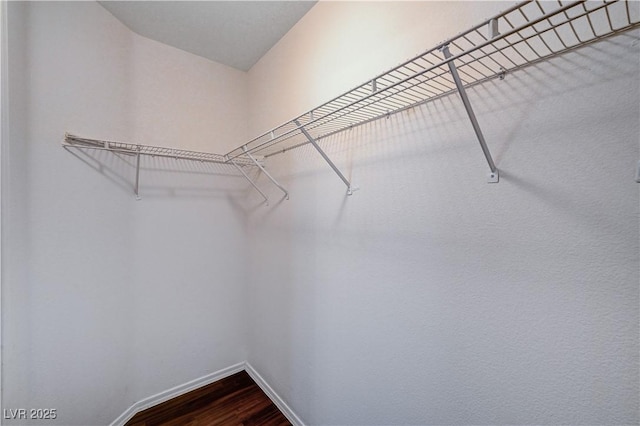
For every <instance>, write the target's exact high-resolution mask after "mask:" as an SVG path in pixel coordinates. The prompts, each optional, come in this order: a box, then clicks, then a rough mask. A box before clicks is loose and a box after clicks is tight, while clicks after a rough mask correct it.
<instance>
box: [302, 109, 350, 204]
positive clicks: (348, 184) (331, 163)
mask: <svg viewBox="0 0 640 426" xmlns="http://www.w3.org/2000/svg"><path fill="white" fill-rule="evenodd" d="M293 122H294V123H295V125H296V126H298V127H299V128H300V131H301V132H302V134H303V135H304V136H305V137H306V138H307V139H308V140H309V142H310V143H311V145H313V147H314V148H315V149H316V151H318V153H319V154H320V155H321V156H322V158H324V161H326V162H327V163H328V164H329V166H331V168H332V169H333V171H334V172H336V174H337V175H338V177H339V178H340V179H341V180H342V181H343V182H344V184H345V185H347V195H353V191H357V190H358V189H359V188H358V187H354V186H352V185H351V182H349V180H348V179H347V178H346V177H344V175H343V174H342V172H341V171H340V169H338V167H336V165H335V164H333V161H331V159H330V158H329V157H328V156H327V154H325V152H324V151H323V150H322V148H320V146H319V145H318V143H317V142H316V140H315V139H314V138H313V137H311V135H310V134H309V132H307V129H305V128H304V127H303V126H302V125H301V124H300V121H299V120H297V119H296V120H293Z"/></svg>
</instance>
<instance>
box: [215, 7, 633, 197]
mask: <svg viewBox="0 0 640 426" xmlns="http://www.w3.org/2000/svg"><path fill="white" fill-rule="evenodd" d="M634 3H635V2H634ZM638 9H639V8H638V4H637V3H636V4H633V3H631V4H630V3H629V2H626V1H620V0H616V1H589V2H586V1H572V2H566V1H564V2H563V1H560V0H557V2H551V1H539V0H533V1H525V2H522V3H519V4H517V5H515V6H514V7H511V8H509V9H508V10H505V11H504V12H501V13H500V14H498V15H496V16H494V17H492V18H490V19H488V20H486V21H484V22H482V23H481V24H479V25H476V26H474V27H473V28H471V29H469V30H468V31H465V32H463V33H460V34H458V35H457V36H455V37H453V38H450V39H448V40H446V41H443V42H441V43H439V44H438V45H436V46H435V47H433V48H432V49H429V50H427V51H426V52H424V53H422V54H420V55H418V56H416V57H414V58H413V59H410V60H408V61H406V62H404V63H402V64H400V65H398V66H396V67H395V68H392V69H390V70H389V71H387V72H384V73H382V74H380V75H378V76H376V77H374V78H372V79H371V80H368V81H367V82H365V83H363V84H361V85H359V86H357V87H356V88H354V89H352V90H349V91H348V92H346V93H344V94H342V95H340V96H338V97H336V98H333V99H332V100H330V101H328V102H326V103H324V104H322V105H320V106H318V107H316V108H314V109H312V110H310V111H308V112H306V113H304V114H302V115H300V116H298V117H296V118H294V119H292V120H289V121H287V122H286V123H284V124H282V125H280V126H278V127H275V128H273V129H271V130H270V131H268V132H265V133H263V134H261V135H260V136H258V137H256V138H255V139H252V140H250V141H248V142H247V143H245V144H244V145H242V146H240V147H238V148H236V149H234V150H232V151H231V152H229V153H227V154H226V158H227V159H228V160H237V159H241V158H245V159H246V158H247V155H250V154H259V155H262V156H264V157H265V158H268V157H270V156H273V155H277V154H281V153H284V152H286V151H289V150H291V149H294V148H297V147H300V146H302V145H306V144H308V143H311V144H312V145H313V146H314V148H316V150H318V152H319V153H320V155H322V157H323V158H324V159H325V160H326V161H327V162H328V163H329V165H330V166H331V167H332V168H333V170H334V171H335V172H336V173H337V174H338V176H339V177H340V179H341V180H342V181H343V182H344V183H345V185H346V186H347V194H349V195H350V194H351V193H352V191H353V189H355V188H353V187H352V186H351V183H350V182H349V181H348V180H347V179H346V178H345V176H344V175H343V174H342V173H341V172H340V170H339V169H338V168H337V167H336V166H335V164H334V163H333V162H332V161H331V160H330V159H329V158H328V156H327V155H326V154H325V153H324V152H323V151H322V149H321V148H320V147H319V146H318V144H317V141H318V140H319V139H322V138H326V137H328V136H331V135H334V134H336V133H338V132H341V131H344V130H348V129H351V128H353V127H354V126H358V125H361V124H364V123H368V122H371V121H374V120H378V119H381V118H384V117H389V115H391V114H395V113H398V112H401V111H405V110H407V109H410V108H413V107H416V106H418V105H420V104H423V103H426V102H429V101H433V100H435V99H438V98H440V97H443V96H447V95H449V94H451V93H454V92H456V91H457V92H458V93H459V95H460V97H461V98H462V102H463V104H464V106H465V109H466V111H467V114H468V116H469V119H470V121H471V124H472V126H473V129H474V131H475V133H476V136H477V138H478V141H479V143H480V145H481V148H482V151H483V153H484V156H485V158H486V160H487V163H488V165H489V169H490V173H489V177H488V182H490V183H494V182H498V178H499V175H498V170H497V168H496V166H495V164H494V162H493V159H492V157H491V153H490V152H489V148H488V146H487V143H486V141H485V139H484V136H483V134H482V131H481V129H480V125H479V123H478V121H477V119H476V117H475V115H474V113H473V109H472V107H471V103H470V101H469V98H468V96H467V95H466V92H465V87H470V86H473V85H476V84H479V83H482V82H485V81H487V80H490V79H494V78H499V79H504V77H505V74H506V73H508V72H512V71H514V70H517V69H520V68H523V67H526V66H528V65H532V64H535V63H537V62H539V61H542V60H546V59H548V58H551V57H553V56H556V55H559V54H561V53H565V52H567V51H570V50H573V49H576V48H578V47H581V46H584V45H587V44H589V43H593V42H595V41H598V40H601V39H603V38H605V37H609V36H612V35H615V34H618V33H621V32H624V31H627V30H630V29H632V28H635V27H638V25H639V21H640V12H639V11H638Z"/></svg>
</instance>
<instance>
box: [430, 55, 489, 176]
mask: <svg viewBox="0 0 640 426" xmlns="http://www.w3.org/2000/svg"><path fill="white" fill-rule="evenodd" d="M440 50H441V52H442V53H443V54H444V57H445V59H449V58H450V57H451V56H453V55H451V52H450V51H449V45H444V46H442V47H441V48H440ZM447 65H448V66H449V72H451V76H452V77H453V81H454V82H455V84H456V88H457V89H458V94H460V98H461V99H462V103H463V104H464V109H465V110H467V115H468V116H469V120H471V125H472V126H473V130H474V131H475V133H476V136H477V137H478V142H480V147H481V148H482V152H483V153H484V157H485V158H486V159H487V163H488V164H489V169H491V173H489V177H488V178H487V182H488V183H497V182H498V180H499V178H500V175H499V172H498V169H497V167H496V165H495V163H494V162H493V158H492V157H491V152H490V151H489V147H487V142H486V141H485V139H484V135H483V134H482V130H481V129H480V124H478V120H477V119H476V115H475V114H474V112H473V108H472V107H471V102H469V97H468V96H467V92H466V90H465V88H464V85H463V84H462V80H460V75H458V69H457V68H456V65H455V64H454V63H453V61H449V62H447Z"/></svg>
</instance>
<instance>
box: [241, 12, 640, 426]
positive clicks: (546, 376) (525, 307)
mask: <svg viewBox="0 0 640 426" xmlns="http://www.w3.org/2000/svg"><path fill="white" fill-rule="evenodd" d="M475 5H476V3H474V6H470V5H469V4H463V5H461V6H460V7H465V8H468V9H473V8H474V7H475ZM359 6H360V7H361V9H360V10H361V11H362V13H360V14H357V13H355V12H354V10H353V9H357V8H358V7H359ZM445 6H446V7H445ZM489 6H490V5H487V4H481V5H479V6H478V7H479V8H485V10H486V8H488V7H489ZM494 6H496V5H494ZM505 6H506V5H504V4H500V5H497V6H496V7H498V8H504V7H505ZM376 7H377V8H383V7H384V8H386V12H387V13H386V14H385V17H386V19H387V20H389V21H394V18H397V19H401V18H402V19H405V18H406V9H404V8H407V7H410V6H408V5H406V4H404V5H400V6H398V8H399V9H396V7H395V6H394V4H391V3H389V4H382V5H378V6H376ZM376 7H374V8H373V9H376ZM414 7H415V11H416V14H422V15H421V16H422V17H423V18H425V19H426V15H431V16H439V17H441V21H440V24H441V25H445V24H446V23H447V22H449V21H447V19H449V18H450V17H451V16H454V15H455V14H450V15H447V13H445V12H446V10H439V9H438V8H440V7H445V9H446V8H449V9H447V10H450V8H455V7H456V6H455V5H451V4H449V5H442V4H437V3H436V4H432V3H429V4H424V3H422V4H420V5H419V6H418V5H415V6H414ZM420 8H422V9H420ZM366 10H368V9H367V8H366V7H365V5H355V4H341V3H334V4H331V5H326V4H325V5H323V4H322V3H320V4H319V5H318V6H316V7H315V8H314V9H312V10H311V12H310V13H309V14H307V15H306V16H305V18H303V21H301V23H300V25H299V26H298V27H296V28H294V30H293V31H294V32H295V31H298V32H299V33H298V36H299V37H302V38H306V39H307V40H316V43H317V46H316V47H317V48H316V49H308V53H307V51H305V50H304V48H303V46H300V45H298V44H297V43H296V41H295V40H290V39H287V38H286V37H285V39H283V40H282V41H281V43H280V44H279V45H278V46H276V47H275V48H274V49H272V51H271V52H270V53H269V55H275V57H288V58H295V59H292V60H291V62H290V63H289V64H290V68H288V70H287V74H288V75H297V76H298V77H299V80H296V79H291V80H285V79H279V78H278V75H277V74H276V73H274V72H273V71H274V70H275V69H276V67H275V65H273V66H271V60H272V58H270V57H269V56H267V57H266V58H264V60H263V61H264V62H261V63H259V64H258V65H257V68H255V69H254V70H252V72H251V73H253V75H251V76H250V78H252V79H253V80H254V81H272V85H273V86H275V87H279V85H280V84H283V85H284V84H286V85H288V87H287V90H289V95H283V98H285V100H283V103H282V105H280V104H278V102H276V101H274V99H278V98H277V97H271V96H267V97H266V98H261V97H260V91H258V92H256V93H257V95H256V98H255V99H253V100H252V102H253V108H255V111H258V112H259V114H260V115H261V118H259V119H258V120H257V121H262V122H263V123H264V124H265V126H264V127H266V128H268V127H269V125H274V124H277V123H278V121H279V120H281V119H282V117H280V116H279V115H280V114H281V115H284V114H291V115H293V114H296V113H300V112H302V111H303V108H301V109H299V110H297V111H289V109H290V108H291V103H290V102H289V101H288V100H287V97H293V96H294V94H298V93H305V94H308V93H309V91H307V90H306V89H307V88H312V92H313V93H316V94H318V93H323V95H322V96H324V98H325V99H326V98H329V97H331V96H332V95H334V94H337V90H338V89H340V90H342V89H344V88H345V87H342V85H341V84H339V82H338V81H334V80H332V79H331V78H329V77H326V75H328V74H329V66H327V67H323V64H324V62H317V63H316V65H317V67H316V68H315V72H307V71H308V70H306V69H305V68H304V67H305V64H307V65H306V66H309V65H308V62H307V61H306V60H307V59H308V60H309V61H313V58H314V55H318V56H319V54H318V51H319V50H320V51H322V52H323V53H322V54H323V55H326V56H325V57H326V58H332V52H333V50H332V48H334V49H335V51H336V52H337V53H336V54H338V55H339V54H340V52H343V51H345V50H349V46H351V45H357V44H358V43H363V44H364V43H366V42H370V46H376V48H377V47H378V44H377V43H378V42H379V41H380V40H379V38H384V36H383V35H379V36H377V35H376V34H375V33H374V31H372V32H371V33H367V32H366V31H365V29H366V28H368V25H367V19H369V18H370V16H369V15H367V13H366ZM430 12H431V13H430ZM468 13H470V12H468ZM345 14H346V15H353V14H356V15H359V16H360V20H359V21H358V24H357V26H358V28H360V29H362V30H363V32H364V34H359V33H358V32H357V31H353V29H352V28H349V27H348V26H345V27H341V26H340V25H339V23H340V22H342V21H343V18H344V16H345ZM489 14H490V13H486V14H485V15H484V16H488V15H489ZM465 16H466V15H465V14H464V13H461V14H460V21H463V22H462V24H461V25H463V26H470V24H472V22H467V23H465V22H464V21H465ZM372 19H373V18H372ZM419 21H420V19H419V18H416V22H419ZM442 21H444V22H442ZM323 22H337V23H338V24H337V26H336V27H334V31H333V32H332V35H331V37H330V39H329V40H327V38H321V37H320V34H324V31H325V30H326V27H325V26H324V25H322V23H323ZM401 22H403V21H401ZM425 22H426V21H425ZM426 27H427V30H425V26H419V28H418V27H417V26H416V27H412V26H411V25H407V26H405V27H403V28H400V26H397V27H396V28H397V30H398V32H399V33H393V35H391V37H395V38H400V39H401V38H402V37H403V36H406V35H407V34H409V33H412V32H413V33H415V34H421V33H422V32H424V31H428V26H426ZM340 31H342V32H340ZM454 32H455V31H454V30H450V31H447V32H446V33H442V32H440V33H439V34H437V35H435V36H437V37H439V38H438V40H441V39H442V38H444V37H445V36H447V35H450V34H453V33H454ZM301 34H304V35H301ZM383 34H384V33H383ZM401 34H402V35H401ZM435 36H434V37H435ZM638 36H639V34H638V32H636V33H633V34H627V35H623V36H620V37H617V38H615V39H612V40H609V41H606V42H603V43H600V44H596V45H593V46H592V47H587V48H584V49H581V50H579V51H576V52H574V53H571V54H568V55H566V56H563V57H560V58H556V59H553V60H551V61H548V62H545V63H543V64H540V65H537V66H534V67H530V68H528V69H526V70H523V71H520V72H515V73H513V74H510V75H508V76H507V78H506V79H505V80H504V81H499V80H495V81H492V82H489V83H487V84H484V85H482V86H478V87H476V88H474V89H472V90H469V97H470V98H471V102H472V103H473V105H474V107H475V109H476V113H477V115H478V119H479V121H480V123H481V125H482V127H483V129H484V132H485V136H486V138H487V140H488V142H489V145H490V148H491V150H492V152H493V154H494V157H495V160H496V163H497V165H498V167H499V169H500V170H501V182H500V183H499V184H496V185H489V184H486V183H485V175H486V173H487V172H488V168H487V165H486V163H485V161H484V158H483V156H482V152H481V150H480V148H479V146H478V143H477V141H476V139H475V136H474V134H473V131H472V129H471V125H470V123H469V121H468V119H467V118H466V115H465V112H464V109H463V108H462V105H461V102H460V100H459V99H458V97H456V96H451V97H447V98H443V99H441V100H439V101H437V102H434V103H432V104H430V105H426V106H423V107H420V108H415V109H413V110H411V111H408V112H406V113H403V114H400V115H397V116H394V117H391V118H390V119H388V120H382V121H378V122H375V123H372V124H370V125H367V126H362V127H359V128H355V129H353V130H351V131H349V132H344V133H342V134H339V135H336V136H335V137H332V138H330V139H327V140H324V141H322V142H321V145H322V146H323V147H324V148H325V149H326V151H327V153H328V154H329V155H330V156H331V157H332V158H333V159H334V160H335V161H336V163H337V164H338V166H339V167H341V168H342V170H343V171H344V172H345V174H346V175H347V176H348V177H349V178H351V179H352V181H353V182H354V183H355V184H356V185H359V186H360V187H361V188H362V189H361V190H360V191H358V192H356V193H355V195H353V196H351V197H347V196H345V188H344V185H343V184H342V182H341V181H340V180H339V179H338V177H337V176H336V175H335V174H334V173H333V172H332V171H331V169H330V168H329V167H328V165H327V164H325V163H323V161H322V159H321V158H320V157H319V155H318V154H317V153H316V152H314V150H313V148H311V147H310V146H306V147H303V148H300V149H298V150H296V151H293V152H290V153H287V154H285V155H282V156H277V157H271V158H269V160H268V166H269V169H270V170H271V171H272V172H273V174H274V175H275V176H276V178H278V179H280V181H281V183H282V184H283V185H284V186H285V187H287V188H288V189H289V190H290V193H291V199H290V200H289V201H283V202H282V203H280V204H279V205H276V206H273V207H271V208H265V209H261V210H258V211H257V212H256V213H255V214H254V215H253V216H252V217H251V221H250V222H251V226H250V241H251V249H252V256H251V259H252V262H251V265H252V266H253V268H252V273H251V278H250V309H249V311H250V312H251V313H252V323H251V324H250V330H251V331H250V333H251V334H250V339H249V342H250V348H249V355H250V356H249V360H250V362H251V363H252V365H253V366H255V368H257V369H258V371H260V372H261V374H262V375H263V376H264V377H265V379H266V380H267V381H268V382H269V383H270V384H271V385H272V386H273V387H274V389H276V391H277V392H279V393H280V394H281V395H282V396H283V397H284V399H285V400H286V401H288V403H290V405H291V406H292V407H294V409H295V410H296V411H297V413H298V414H299V415H300V416H301V418H302V419H303V420H304V421H305V422H307V423H308V424H361V425H373V424H380V425H382V424H637V423H638V421H639V418H638V301H639V300H638V292H639V288H638V287H639V276H638V264H639V258H638V257H639V248H638V241H639V235H638V213H639V212H638V210H639V197H638V184H637V183H635V182H634V180H633V176H634V168H635V164H636V162H637V159H638V147H639V137H638V135H639V134H640V128H639V121H640V120H639V116H640V107H639V104H638V99H640V93H639V90H638V86H639V81H640V79H639V77H640V64H639V63H638V58H639V53H638V46H639V45H638ZM287 37H288V36H287ZM360 37H362V38H360ZM376 37H379V38H376ZM354 39H355V40H354ZM423 39H426V37H424V38H423ZM380 43H383V42H382V41H380ZM424 47H428V45H425V46H424ZM371 50H374V52H373V53H372V52H371ZM351 52H352V56H351V58H350V61H349V64H351V63H353V64H354V67H356V68H357V67H358V64H360V61H359V58H360V56H363V57H364V59H363V61H365V62H366V61H367V58H368V56H370V55H375V54H376V52H375V49H363V50H358V49H353V50H351ZM305 55H306V56H305ZM410 55H411V53H410V52H405V57H409V56H410ZM329 62H331V61H330V59H327V60H326V63H329ZM345 63H346V62H345ZM261 66H262V68H260V67H261ZM295 67H298V68H297V69H296V68H295ZM291 68H293V69H291ZM346 68H349V67H345V68H340V67H337V68H336V69H335V72H334V73H333V74H332V75H334V76H335V74H339V73H341V72H343V69H344V73H346V74H349V73H350V71H349V70H348V69H346ZM374 72H375V70H373V69H372V70H371V72H370V75H369V77H371V76H372V75H373V74H374ZM260 73H265V74H260ZM336 80H339V78H336ZM354 83H355V82H354ZM350 85H351V84H350V83H347V87H348V86H350ZM338 86H340V87H338ZM252 93H253V92H252ZM309 96H311V95H309ZM318 96H320V95H318ZM267 102H268V103H269V106H270V108H269V109H264V108H262V106H261V105H264V104H266V103H267ZM308 106H311V105H307V106H305V107H308ZM283 111H286V112H283ZM270 120H271V122H270V123H268V122H269V121H270ZM256 130H257V129H256ZM262 183H263V186H264V187H266V188H269V187H270V186H269V183H268V182H267V181H266V180H263V181H262ZM271 188H273V187H271ZM271 195H272V196H273V197H278V196H279V194H278V190H277V189H276V188H273V189H272V192H271ZM256 199H257V197H256Z"/></svg>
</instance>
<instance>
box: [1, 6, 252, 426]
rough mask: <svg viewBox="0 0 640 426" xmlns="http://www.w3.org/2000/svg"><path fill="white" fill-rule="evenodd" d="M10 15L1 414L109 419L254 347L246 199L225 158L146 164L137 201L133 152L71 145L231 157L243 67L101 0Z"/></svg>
mask: <svg viewBox="0 0 640 426" xmlns="http://www.w3.org/2000/svg"><path fill="white" fill-rule="evenodd" d="M9 12H10V13H11V16H10V19H9V24H10V31H11V33H10V37H9V46H10V52H9V59H10V65H11V69H10V77H9V78H10V82H9V83H10V90H11V93H10V95H11V109H10V113H11V118H10V120H11V138H10V140H9V143H8V144H7V146H4V147H3V150H5V151H4V152H3V154H5V153H8V154H7V155H6V156H4V155H3V160H4V163H3V173H5V174H4V176H3V178H6V179H3V183H5V184H6V185H5V189H7V188H8V189H7V191H6V192H4V193H3V196H5V195H6V197H7V198H5V199H4V200H3V204H4V205H3V209H4V208H6V209H5V210H3V220H4V221H5V222H4V224H3V225H4V228H3V229H5V230H8V231H9V232H7V233H6V234H5V235H3V237H4V238H5V239H4V241H3V255H5V256H3V257H4V258H3V280H2V284H3V289H2V292H3V294H2V296H3V297H2V302H3V310H2V312H3V318H2V325H3V364H4V365H3V375H2V379H3V408H6V409H17V408H56V409H57V417H58V418H57V420H56V421H55V422H51V423H55V424H63V425H97V424H103V425H104V424H108V423H110V422H111V421H113V420H114V419H115V418H116V417H117V416H119V415H120V414H121V413H122V412H123V411H124V410H125V409H127V408H128V407H129V406H130V405H131V404H132V403H134V402H136V401H138V400H140V399H142V398H146V397H148V396H150V395H153V394H155V393H157V392H160V391H164V390H166V389H168V388H171V387H173V386H175V385H178V384H182V383H185V382H187V381H190V380H192V379H195V378H197V377H201V376H203V375H206V374H209V373H211V372H212V371H216V370H219V369H221V368H225V367H227V366H229V365H232V364H235V363H237V362H240V361H243V360H244V359H245V358H246V355H245V332H244V326H243V324H244V322H243V319H242V316H241V315H240V313H241V312H242V307H243V306H244V305H243V303H244V291H245V289H244V285H243V283H244V275H243V272H242V268H241V263H240V261H241V259H242V256H241V253H244V252H245V251H246V249H245V247H244V246H245V239H244V238H245V234H244V219H243V216H242V212H238V211H237V207H236V205H235V204H234V203H235V202H234V198H235V197H237V196H242V195H243V193H242V192H238V189H239V187H238V184H239V183H241V181H240V180H239V179H238V178H236V177H230V176H228V174H229V170H228V168H219V167H214V166H209V165H206V164H193V163H187V162H179V161H175V160H173V159H167V160H165V161H163V160H161V159H157V158H156V159H147V158H145V159H143V161H142V172H141V194H142V196H143V197H144V199H143V201H140V202H136V201H135V199H134V197H133V182H134V167H133V161H132V159H131V158H130V157H127V156H116V155H113V154H110V153H105V152H100V151H98V152H91V153H89V155H85V154H83V153H82V152H81V151H77V150H76V151H74V150H72V151H71V152H68V151H66V150H64V149H63V148H62V147H61V146H60V142H61V140H62V138H63V136H64V133H65V131H69V132H72V133H75V134H78V135H81V136H85V137H95V138H105V139H111V140H124V141H137V142H140V143H145V144H152V145H153V144H156V145H165V146H175V147H184V148H191V149H209V150H211V151H214V152H216V151H224V150H225V148H226V146H225V144H229V143H231V142H233V141H235V143H239V141H240V140H243V139H244V138H246V134H245V130H244V128H243V127H241V126H237V125H233V124H234V119H235V118H234V117H239V116H241V115H243V113H244V111H245V110H246V96H245V93H246V90H245V89H246V83H245V81H244V74H243V73H241V72H239V71H235V70H231V69H230V68H227V67H223V66H221V65H219V64H214V63H211V62H208V61H206V60H203V59H202V58H198V57H196V56H194V55H191V54H188V53H186V52H182V51H180V50H177V49H173V48H170V47H168V46H164V45H161V44H159V43H156V42H152V41H150V40H146V39H143V38H142V37H139V36H137V35H135V34H133V33H131V32H130V31H129V30H128V29H126V28H125V27H124V26H123V25H122V24H121V23H120V22H119V21H117V20H116V19H115V18H114V17H113V16H111V14H109V13H108V12H107V11H106V10H104V9H103V8H102V7H101V6H100V5H98V4H97V3H94V2H72V3H65V2H44V3H37V2H35V3H21V2H13V3H11V4H9ZM216 101H219V102H220V103H218V104H216ZM205 103H206V105H204V104H205ZM222 108H224V109H225V111H226V115H225V114H218V115H216V112H217V111H218V110H220V109H222ZM194 110H197V111H199V112H200V113H201V114H206V115H209V117H208V119H207V120H205V119H204V118H203V117H202V116H199V115H197V114H194ZM213 134H216V135H219V136H221V139H224V143H223V142H219V141H216V140H215V139H214V138H212V137H211V135H213ZM218 142H219V145H216V143H218ZM207 143H209V144H210V145H209V146H208V147H207V146H206V144H207ZM242 188H243V187H242ZM33 422H34V423H38V424H42V423H43V421H42V420H40V421H37V420H34V421H33ZM16 423H19V424H24V423H27V422H24V421H18V422H16ZM47 424H49V423H47Z"/></svg>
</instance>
